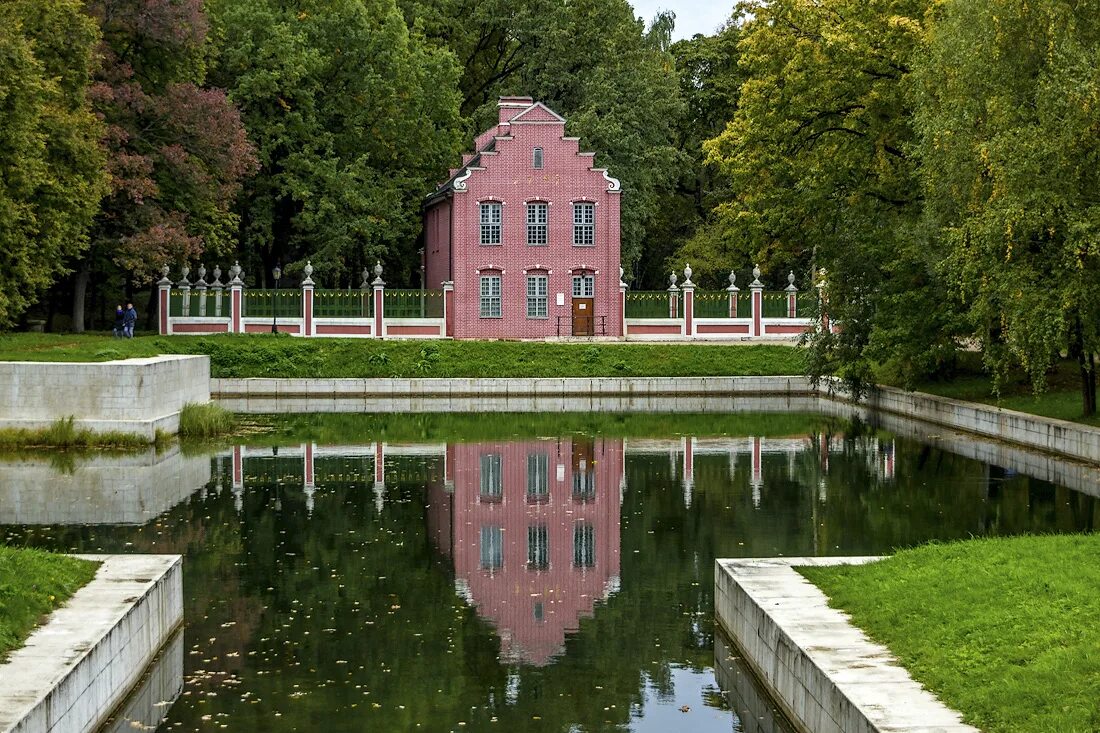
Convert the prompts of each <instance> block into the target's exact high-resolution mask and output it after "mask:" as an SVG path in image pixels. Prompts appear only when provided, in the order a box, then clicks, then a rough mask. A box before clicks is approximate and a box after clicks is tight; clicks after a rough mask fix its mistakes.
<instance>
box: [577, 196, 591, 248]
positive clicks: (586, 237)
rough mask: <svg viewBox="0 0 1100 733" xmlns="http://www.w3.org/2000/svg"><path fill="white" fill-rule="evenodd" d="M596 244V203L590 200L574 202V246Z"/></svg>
mask: <svg viewBox="0 0 1100 733" xmlns="http://www.w3.org/2000/svg"><path fill="white" fill-rule="evenodd" d="M595 244H596V205H595V204H593V203H591V202H589V201H577V202H576V203H574V204H573V246H574V247H591V246H593V245H595Z"/></svg>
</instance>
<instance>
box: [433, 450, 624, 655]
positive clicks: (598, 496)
mask: <svg viewBox="0 0 1100 733" xmlns="http://www.w3.org/2000/svg"><path fill="white" fill-rule="evenodd" d="M446 471H447V476H446V482H445V486H444V487H438V486H437V487H433V489H432V492H431V496H430V502H431V508H430V510H429V520H428V521H429V529H430V530H431V531H432V533H433V537H434V538H435V540H436V543H437V545H438V546H439V548H440V550H441V551H442V552H443V553H444V554H446V555H448V556H450V558H451V560H452V561H453V563H454V570H455V586H456V588H457V589H458V590H459V592H461V593H462V594H463V595H464V596H465V597H466V599H467V601H469V602H470V603H471V604H472V605H473V606H475V607H476V608H477V611H478V614H479V615H481V616H482V618H485V619H486V620H488V621H490V622H492V623H493V624H494V625H495V626H496V629H497V633H498V634H499V636H500V639H501V655H502V656H503V657H504V658H505V659H509V660H512V661H522V662H527V663H530V664H538V665H542V664H546V663H547V662H549V661H550V660H551V659H552V658H553V657H554V655H556V654H558V653H559V652H561V651H562V650H563V648H564V644H565V636H566V634H567V633H569V632H570V631H574V630H576V629H577V627H578V623H579V619H580V617H581V616H584V615H591V614H592V612H593V607H594V605H595V603H596V602H597V601H600V600H603V599H605V598H607V597H608V596H609V595H610V594H611V593H613V592H614V591H615V590H616V589H617V588H618V582H619V506H620V500H621V484H622V478H623V442H622V440H612V439H606V440H605V439H597V440H591V439H577V438H561V439H553V440H529V441H517V442H500V443H465V444H457V445H449V446H448V447H447V462H446ZM452 486H453V491H452V489H451V487H452Z"/></svg>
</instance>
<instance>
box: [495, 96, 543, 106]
mask: <svg viewBox="0 0 1100 733" xmlns="http://www.w3.org/2000/svg"><path fill="white" fill-rule="evenodd" d="M534 103H535V100H534V99H533V98H532V97H501V98H500V100H499V101H498V102H497V106H498V107H529V106H531V105H532V104H534Z"/></svg>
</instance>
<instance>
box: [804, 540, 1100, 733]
mask: <svg viewBox="0 0 1100 733" xmlns="http://www.w3.org/2000/svg"><path fill="white" fill-rule="evenodd" d="M1097 557H1100V534H1098V535H1069V536H1043V537H1017V538H997V539H980V540H968V541H964V542H957V543H952V544H943V545H928V546H924V547H920V548H917V549H913V550H905V551H902V552H899V553H898V554H897V555H895V556H893V557H891V558H888V559H886V560H883V561H882V562H879V563H873V564H871V565H866V566H858V567H853V566H848V567H843V566H842V567H834V568H800V569H799V572H801V573H802V574H803V575H805V576H806V577H807V578H809V579H810V580H811V581H812V582H813V583H815V584H816V585H818V586H819V587H820V588H821V589H822V590H823V591H824V592H825V593H826V595H828V596H829V598H830V604H831V605H833V606H834V607H836V608H840V609H843V610H845V611H847V612H848V613H850V614H851V616H852V619H853V621H854V622H855V624H856V625H857V626H859V627H860V628H861V629H863V630H864V631H866V632H867V634H868V635H869V636H871V638H873V639H875V640H876V641H879V642H881V643H883V644H885V645H886V646H888V647H889V648H890V650H891V651H892V652H893V653H894V654H895V655H897V657H898V658H899V659H900V661H901V663H902V664H903V665H904V666H905V667H906V669H908V670H909V672H910V673H911V674H912V675H913V677H914V678H915V679H916V680H917V681H919V682H921V683H922V684H923V685H925V686H926V687H928V688H929V689H930V690H932V691H933V692H935V693H936V695H938V696H939V698H940V699H941V700H943V701H944V703H946V704H947V705H949V706H950V707H952V708H955V709H956V710H959V711H960V712H962V713H963V715H964V717H965V718H966V721H967V722H968V723H971V724H973V725H976V726H978V727H979V728H981V729H982V730H983V731H985V732H986V733H1000V732H1003V731H1029V732H1030V731H1051V732H1054V731H1058V732H1059V733H1068V732H1070V731H1082V732H1083V731H1096V730H1100V653H1098V651H1097V650H1100V625H1098V624H1097V623H1096V619H1097V618H1098V617H1100V595H1098V594H1097V593H1096V589H1097V588H1098V587H1100V564H1098V563H1097V562H1096V559H1097Z"/></svg>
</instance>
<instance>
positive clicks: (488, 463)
mask: <svg viewBox="0 0 1100 733" xmlns="http://www.w3.org/2000/svg"><path fill="white" fill-rule="evenodd" d="M503 493H504V482H503V480H502V479H501V474H500V454H499V453H482V454H481V498H482V499H488V500H490V501H494V500H495V501H500V498H501V496H502V495H503Z"/></svg>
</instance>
